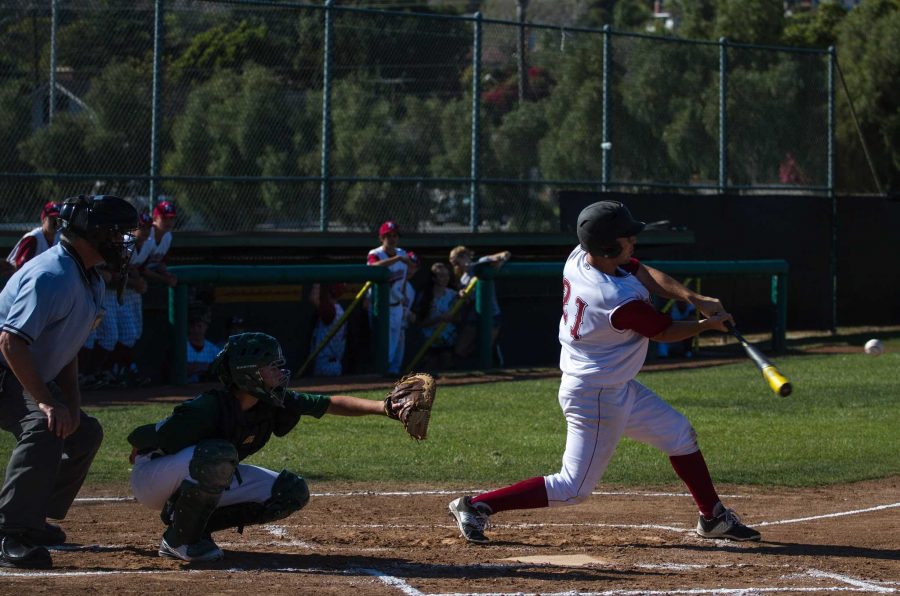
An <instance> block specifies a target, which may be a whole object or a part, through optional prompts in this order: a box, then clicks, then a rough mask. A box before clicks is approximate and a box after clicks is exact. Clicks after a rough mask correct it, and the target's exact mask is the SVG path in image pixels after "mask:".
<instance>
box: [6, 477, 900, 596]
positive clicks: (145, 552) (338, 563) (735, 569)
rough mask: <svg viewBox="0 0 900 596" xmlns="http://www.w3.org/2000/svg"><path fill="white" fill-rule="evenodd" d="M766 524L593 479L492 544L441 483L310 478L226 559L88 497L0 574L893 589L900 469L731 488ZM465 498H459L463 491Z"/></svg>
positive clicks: (408, 586) (273, 589)
mask: <svg viewBox="0 0 900 596" xmlns="http://www.w3.org/2000/svg"><path fill="white" fill-rule="evenodd" d="M720 490H721V493H722V495H723V498H725V500H726V501H727V502H728V503H729V504H730V505H731V506H732V507H734V508H735V509H736V510H737V511H738V512H739V513H740V514H741V515H743V517H744V521H745V522H747V523H748V524H750V525H753V526H755V527H757V528H758V529H759V530H760V531H761V532H762V533H763V541H762V542H760V543H753V544H739V543H732V542H725V541H717V540H705V539H702V538H699V537H698V536H696V535H695V534H694V533H693V532H692V528H693V526H694V524H695V523H696V518H695V517H694V514H693V513H692V511H693V506H692V501H691V499H690V497H689V496H688V495H687V494H682V493H681V492H680V489H679V488H678V487H648V488H643V489H637V490H636V489H634V488H622V487H614V486H606V485H601V487H599V490H598V492H597V493H595V494H594V496H593V497H591V498H590V499H589V500H588V501H587V502H586V503H584V504H582V505H578V506H575V507H568V508H562V509H551V510H547V509H544V510H535V511H521V512H507V513H503V514H500V515H497V516H496V517H495V518H494V520H493V521H494V523H495V525H494V527H493V528H492V529H491V530H489V532H488V534H489V536H491V538H492V539H493V542H492V543H491V544H489V545H485V546H476V545H469V544H466V543H464V542H462V540H461V539H460V538H459V535H458V532H457V530H456V527H455V525H454V524H453V523H452V521H451V519H450V517H449V516H448V515H447V514H446V504H447V502H448V501H449V500H450V499H451V498H453V497H454V496H455V495H458V494H461V493H462V492H464V491H459V490H447V489H444V490H441V489H439V488H437V487H416V488H415V489H411V488H409V487H380V488H378V489H373V487H372V486H370V485H367V486H364V487H362V486H348V485H317V486H313V498H312V500H311V502H310V504H309V505H308V506H307V507H306V508H305V509H304V510H303V511H300V512H298V513H297V514H295V515H293V516H291V517H290V518H288V519H286V520H284V521H283V523H281V524H279V525H271V526H265V527H251V528H247V529H246V530H245V531H244V533H243V535H240V534H237V533H236V532H233V531H227V532H221V533H218V534H217V535H216V540H217V541H218V543H219V544H220V546H222V548H223V549H224V550H225V552H226V558H225V560H224V561H221V562H217V563H214V564H206V565H195V566H190V567H189V566H187V565H183V564H181V563H179V562H175V561H171V560H168V559H162V558H160V557H158V556H157V554H156V548H157V545H158V541H159V536H160V533H161V531H162V525H161V523H160V521H159V519H158V517H157V515H156V514H155V512H153V511H150V510H148V509H145V508H143V507H142V506H140V505H138V504H137V503H135V502H134V501H132V500H130V498H129V497H128V494H129V492H128V489H127V487H122V489H121V490H119V491H116V493H109V492H107V493H105V494H95V495H85V494H82V495H81V496H80V497H79V500H78V501H77V502H76V504H75V505H74V506H73V509H72V511H71V513H70V515H69V519H67V520H66V522H65V523H64V526H65V529H66V530H67V532H68V533H69V537H70V538H69V540H70V542H69V544H68V545H66V546H64V547H62V548H60V549H56V550H54V551H53V557H54V564H55V568H54V569H53V570H52V571H51V572H27V571H22V572H11V571H10V570H0V586H2V588H3V589H2V591H3V592H4V593H51V592H52V593H54V594H74V593H84V592H96V593H113V592H115V593H158V592H179V593H203V594H211V593H221V594H224V593H241V592H242V593H252V594H260V593H272V594H342V595H346V594H347V593H348V592H351V591H352V592H357V593H360V594H385V595H388V594H404V595H407V596H412V595H425V594H462V593H475V594H498V593H542V594H551V593H556V594H558V593H569V594H571V593H603V594H635V593H656V594H676V593H677V594H684V593H691V594H706V593H735V592H737V593H749V594H755V593H762V592H794V593H796V592H804V593H806V592H812V593H827V592H828V593H830V592H834V591H851V592H857V593H897V592H900V477H898V478H891V479H887V480H879V481H870V482H861V483H856V484H851V485H845V486H834V487H828V488H817V489H785V488H772V489H766V488H760V487H741V486H726V487H720ZM467 492H468V491H467Z"/></svg>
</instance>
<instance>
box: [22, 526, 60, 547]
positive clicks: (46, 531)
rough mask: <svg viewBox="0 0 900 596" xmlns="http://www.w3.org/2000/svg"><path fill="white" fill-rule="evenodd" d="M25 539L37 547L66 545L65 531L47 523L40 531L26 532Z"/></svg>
mask: <svg viewBox="0 0 900 596" xmlns="http://www.w3.org/2000/svg"><path fill="white" fill-rule="evenodd" d="M24 538H25V539H26V540H28V542H30V543H31V544H34V545H35V546H56V545H57V544H65V543H66V533H65V531H64V530H63V529H62V528H60V527H59V526H57V525H56V524H51V523H50V522H45V523H44V527H43V528H42V529H40V530H28V531H27V532H25V534H24Z"/></svg>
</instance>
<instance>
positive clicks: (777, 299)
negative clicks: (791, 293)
mask: <svg viewBox="0 0 900 596" xmlns="http://www.w3.org/2000/svg"><path fill="white" fill-rule="evenodd" d="M787 282H788V274H787V273H776V274H775V275H773V276H772V298H771V299H772V302H773V303H774V304H775V322H774V324H773V326H772V350H773V351H775V352H784V348H785V337H786V335H787Z"/></svg>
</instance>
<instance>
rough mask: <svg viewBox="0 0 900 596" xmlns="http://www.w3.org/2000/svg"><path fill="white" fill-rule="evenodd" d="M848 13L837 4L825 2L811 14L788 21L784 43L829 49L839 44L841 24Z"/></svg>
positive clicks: (797, 16)
mask: <svg viewBox="0 0 900 596" xmlns="http://www.w3.org/2000/svg"><path fill="white" fill-rule="evenodd" d="M845 16H847V11H846V9H844V7H843V6H841V5H840V4H838V3H837V2H823V3H821V4H819V8H818V9H817V10H815V11H811V12H801V13H798V14H795V15H792V16H791V17H790V18H788V19H787V21H786V23H785V27H784V37H783V40H782V41H783V43H784V44H785V45H789V46H802V47H807V48H827V47H828V46H833V45H834V44H835V43H836V42H837V36H838V30H839V29H840V26H841V22H842V21H843V19H844V17H845Z"/></svg>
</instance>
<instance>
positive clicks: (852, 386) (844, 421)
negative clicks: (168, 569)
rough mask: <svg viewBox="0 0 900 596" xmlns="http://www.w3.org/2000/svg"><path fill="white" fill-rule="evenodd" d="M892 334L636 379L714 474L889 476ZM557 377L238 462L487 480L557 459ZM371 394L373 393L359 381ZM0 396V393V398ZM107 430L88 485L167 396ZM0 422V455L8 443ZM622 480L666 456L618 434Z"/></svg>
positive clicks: (306, 427) (899, 384)
mask: <svg viewBox="0 0 900 596" xmlns="http://www.w3.org/2000/svg"><path fill="white" fill-rule="evenodd" d="M897 344H900V340H897V341H894V340H890V341H888V342H887V345H888V348H889V349H891V348H893V350H894V351H892V352H888V353H886V354H884V355H883V356H881V357H878V358H872V357H868V356H865V355H863V354H861V353H860V354H846V355H843V354H840V355H816V356H790V357H783V358H780V359H778V365H779V367H780V368H781V369H782V371H783V372H784V373H785V374H786V375H787V376H788V377H790V379H791V381H792V382H793V384H794V394H793V395H792V396H791V397H789V398H780V397H777V396H774V395H773V394H772V393H771V392H770V391H769V390H768V388H767V386H766V385H765V384H764V382H763V380H762V378H761V377H760V375H759V374H758V372H757V371H756V369H755V368H753V366H752V365H751V364H750V362H749V361H747V362H745V363H740V364H735V365H729V366H720V367H714V368H707V369H694V370H681V371H674V372H654V373H644V374H642V375H641V376H640V377H639V379H640V380H641V381H642V382H643V383H645V384H646V385H648V386H649V387H651V388H652V389H654V390H655V391H657V392H658V393H659V394H660V395H662V396H663V397H664V398H665V399H667V400H668V401H669V402H670V403H671V404H672V405H673V406H674V407H675V408H677V409H678V410H680V411H682V412H683V413H685V414H686V415H687V417H688V418H689V419H690V420H691V421H692V423H693V424H694V426H695V428H696V429H697V432H698V435H699V440H700V445H701V448H702V449H703V452H704V454H705V456H706V459H707V461H708V463H709V466H710V469H711V470H712V473H713V477H714V479H715V480H716V481H717V482H720V483H740V484H770V485H788V486H813V485H823V484H832V483H841V482H848V481H854V480H862V479H870V478H879V477H885V476H890V475H896V474H900V351H898V350H897V348H898V347H900V346H898V345H897ZM557 388H558V381H557V380H555V379H546V380H536V381H520V382H506V383H493V384H480V385H467V386H452V387H442V388H440V390H439V394H438V400H437V402H436V408H435V411H434V415H433V417H432V424H431V428H430V430H429V435H430V438H429V439H428V440H427V441H424V442H422V443H418V444H416V443H415V442H413V441H411V440H410V439H408V438H406V436H405V435H404V434H403V433H402V431H401V429H400V427H399V426H398V424H397V423H396V422H394V421H391V420H387V419H385V418H374V417H362V418H345V417H337V416H325V417H324V418H322V419H320V420H315V419H308V420H307V419H304V420H302V421H301V423H300V424H299V425H298V426H297V428H295V429H294V431H293V432H292V433H291V434H289V435H288V436H287V437H284V438H281V439H273V440H272V441H271V442H270V443H269V445H267V447H266V448H265V449H264V450H263V451H262V452H261V453H258V454H256V455H255V456H254V457H253V458H251V459H250V460H248V461H247V463H255V464H258V465H262V466H266V467H270V468H274V469H281V468H285V467H286V468H289V469H291V470H294V471H296V472H298V473H300V474H302V475H304V476H306V477H307V478H310V479H312V480H314V481H315V480H320V481H323V480H328V481H351V482H356V481H358V482H377V483H388V484H399V485H409V486H413V485H429V484H442V485H460V484H468V485H477V486H483V487H489V486H496V485H498V484H501V483H507V482H511V481H515V480H519V479H522V478H526V477H529V476H534V475H543V474H548V473H552V472H555V471H556V470H558V468H559V464H560V459H561V456H562V452H563V447H564V443H565V422H564V419H563V417H562V414H561V412H560V410H559V406H558V404H557V401H556V392H557ZM358 395H360V396H361V397H370V398H380V397H381V396H382V395H383V392H381V391H378V392H362V393H359V394H358ZM0 405H2V400H0ZM88 411H89V412H90V413H91V414H93V415H94V416H97V417H98V418H99V419H100V420H101V422H102V423H103V426H104V429H105V431H106V439H105V441H104V444H103V447H102V448H101V450H100V453H99V455H98V457H97V459H96V461H95V463H94V466H93V468H92V471H91V475H90V476H89V478H88V484H93V485H95V486H96V485H102V484H110V483H124V482H126V481H127V478H128V470H129V465H128V463H127V456H128V453H129V451H130V448H129V447H128V445H127V444H126V442H125V436H126V435H127V434H128V432H129V431H130V430H131V429H132V428H134V427H135V426H137V425H139V424H142V423H146V422H150V421H155V420H158V419H160V418H163V417H164V416H166V415H167V414H168V413H169V412H170V411H171V405H158V404H152V405H144V406H128V407H121V406H116V407H103V408H89V409H88ZM12 444H13V442H12V437H11V435H9V433H0V461H6V459H7V458H8V455H9V450H10V449H11V447H12ZM604 480H605V481H606V482H610V483H620V484H632V485H642V484H668V483H673V482H677V480H676V478H675V475H674V473H673V472H672V470H671V468H670V466H669V464H668V461H667V459H666V457H665V456H663V455H662V454H661V453H659V452H657V451H655V450H654V449H652V448H650V447H647V446H644V445H641V444H638V443H635V442H633V441H630V440H627V439H626V440H623V441H622V442H621V443H620V444H619V447H618V449H617V451H616V454H615V457H614V458H613V461H612V463H611V464H610V467H609V469H608V471H607V473H606V476H605V478H604Z"/></svg>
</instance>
